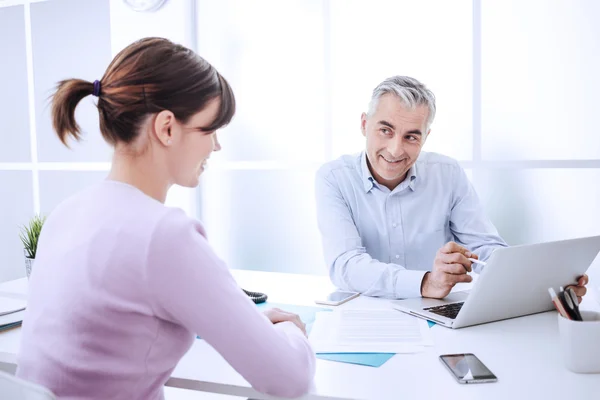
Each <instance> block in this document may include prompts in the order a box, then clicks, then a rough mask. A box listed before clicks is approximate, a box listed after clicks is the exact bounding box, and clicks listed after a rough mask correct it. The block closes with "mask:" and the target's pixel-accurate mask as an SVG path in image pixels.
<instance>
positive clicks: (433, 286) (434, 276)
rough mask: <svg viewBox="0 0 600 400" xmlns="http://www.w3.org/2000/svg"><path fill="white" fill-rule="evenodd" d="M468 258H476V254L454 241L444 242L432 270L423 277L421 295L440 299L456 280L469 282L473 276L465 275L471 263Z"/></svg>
mask: <svg viewBox="0 0 600 400" xmlns="http://www.w3.org/2000/svg"><path fill="white" fill-rule="evenodd" d="M469 258H475V259H477V255H475V254H472V253H471V252H470V251H469V250H467V249H465V248H464V247H462V246H460V245H458V244H456V243H454V242H448V243H446V244H445V245H444V247H442V248H441V249H439V250H438V252H437V254H436V256H435V260H434V262H433V270H432V271H431V272H428V273H427V274H425V276H424V277H423V282H421V296H423V297H431V298H434V299H441V298H444V297H446V296H447V295H448V293H450V291H451V290H452V288H453V287H454V285H456V284H457V283H458V282H471V281H472V280H473V278H471V276H470V275H467V272H471V264H472V262H471V261H470V260H469Z"/></svg>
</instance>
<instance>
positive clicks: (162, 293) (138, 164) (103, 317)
mask: <svg viewBox="0 0 600 400" xmlns="http://www.w3.org/2000/svg"><path fill="white" fill-rule="evenodd" d="M89 95H93V96H96V97H97V99H98V103H97V108H98V112H99V114H100V132H101V133H102V136H103V137H104V139H105V140H106V141H107V142H108V143H109V144H111V145H112V146H113V147H114V155H113V161H112V167H111V171H110V173H109V175H108V177H107V179H106V180H104V181H103V182H101V183H99V184H96V185H93V186H91V187H89V188H88V189H86V190H84V191H82V192H80V193H78V194H76V195H74V196H73V197H71V198H69V199H67V200H66V201H64V202H63V203H62V204H60V205H59V206H58V207H56V209H54V211H53V212H52V214H51V215H50V216H49V217H48V219H47V221H46V223H45V225H44V229H43V232H42V234H41V237H40V239H39V244H38V251H37V255H36V268H35V272H34V273H33V274H32V276H31V280H30V286H29V301H28V306H27V315H26V317H25V321H24V323H23V331H22V341H21V348H20V352H19V356H18V369H17V375H18V376H20V377H22V378H24V379H27V380H30V381H33V382H35V383H38V384H41V385H43V386H45V387H47V388H49V389H50V390H52V391H53V392H54V393H55V394H56V395H57V396H58V397H59V398H61V399H161V398H163V391H162V388H163V386H164V384H165V382H166V381H167V379H168V378H169V376H170V374H171V372H172V371H173V369H174V368H175V366H176V365H177V363H178V361H179V360H180V359H181V357H182V356H183V355H184V354H185V353H186V352H187V350H188V349H189V348H190V346H191V345H192V343H193V341H194V338H195V337H196V335H200V336H201V337H202V338H203V340H206V341H207V342H208V343H209V344H210V345H211V346H212V347H214V348H215V349H216V350H217V351H218V352H219V353H221V355H222V356H223V357H224V358H225V359H226V360H227V361H228V362H229V363H230V364H231V365H232V366H233V368H235V369H236V370H237V371H238V372H239V373H240V374H241V375H242V376H243V377H244V378H245V379H246V380H247V381H248V382H249V383H250V384H251V385H252V386H254V387H255V388H256V389H257V390H259V391H262V392H265V393H269V394H272V395H275V396H282V397H296V396H299V395H301V394H303V393H305V392H306V391H307V390H308V388H309V386H310V382H311V381H312V378H313V375H314V369H315V357H314V353H313V351H312V349H311V347H310V345H309V343H308V341H307V339H306V336H305V330H304V325H303V324H302V322H301V321H300V319H299V318H298V316H297V315H294V314H289V313H285V312H282V311H279V310H271V311H268V312H267V313H266V314H262V313H260V312H259V311H258V309H257V308H256V307H255V306H254V304H253V303H252V301H251V300H250V299H249V298H248V297H247V296H246V295H245V294H244V292H243V291H242V290H241V289H240V288H239V287H238V286H237V284H236V282H235V281H234V279H233V277H232V276H231V274H230V271H229V270H228V268H227V267H226V266H225V265H224V263H223V262H222V261H221V260H220V259H219V258H218V257H217V255H216V254H215V253H214V251H213V250H212V248H211V247H210V245H209V243H208V242H207V240H206V237H205V232H204V229H203V227H202V225H201V224H200V223H199V222H197V221H195V220H192V219H190V218H188V217H187V216H186V215H185V214H184V213H183V212H182V211H181V210H179V209H174V208H169V207H166V206H165V205H164V204H163V203H164V201H165V198H166V196H167V191H168V190H169V188H170V187H171V186H172V185H174V184H177V185H181V186H185V187H195V186H196V185H197V184H198V180H199V177H200V175H201V174H202V172H203V171H204V168H205V165H206V162H207V160H208V158H209V156H210V155H211V153H212V152H213V151H219V150H220V149H221V146H220V145H219V141H218V140H217V133H216V131H217V130H218V129H219V128H221V127H223V126H225V125H227V124H228V123H229V122H230V121H231V119H232V117H233V115H234V112H235V99H234V95H233V92H232V90H231V88H230V86H229V84H228V83H227V81H226V80H225V79H224V78H223V77H222V76H221V75H220V74H219V73H218V72H217V71H216V70H215V68H213V67H212V66H211V65H210V64H209V63H208V62H206V61H205V60H204V59H202V58H201V57H199V56H198V55H197V54H195V53H194V52H193V51H191V50H189V49H187V48H185V47H183V46H180V45H177V44H174V43H172V42H170V41H168V40H166V39H160V38H147V39H143V40H140V41H138V42H136V43H133V44H132V45H130V46H128V47H127V48H125V49H124V50H123V51H121V52H120V53H119V54H118V55H117V56H116V57H115V58H114V60H113V61H112V62H111V63H110V65H109V66H108V68H107V70H106V72H105V74H104V76H102V78H101V79H99V80H96V81H94V82H88V81H85V80H80V79H68V80H65V81H62V82H60V83H59V84H58V88H57V91H56V93H55V94H54V97H53V99H52V123H53V126H54V129H55V131H56V133H57V135H58V138H59V139H60V140H61V141H62V142H63V143H64V144H65V145H68V143H69V141H70V140H71V139H75V140H79V139H80V138H81V130H80V127H79V125H78V124H77V121H76V120H75V109H76V107H77V105H78V104H79V102H80V101H81V99H83V98H84V97H86V96H89ZM202 361H203V360H200V359H199V360H197V362H198V365H199V368H200V366H201V364H202Z"/></svg>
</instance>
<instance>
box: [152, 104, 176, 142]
mask: <svg viewBox="0 0 600 400" xmlns="http://www.w3.org/2000/svg"><path fill="white" fill-rule="evenodd" d="M174 124H175V114H173V113H172V112H171V111H169V110H163V111H161V112H159V113H158V114H157V115H156V118H155V119H154V132H153V133H154V135H155V136H156V138H157V139H158V141H159V142H161V143H162V144H163V146H170V145H171V142H172V136H171V129H172V128H173V125H174Z"/></svg>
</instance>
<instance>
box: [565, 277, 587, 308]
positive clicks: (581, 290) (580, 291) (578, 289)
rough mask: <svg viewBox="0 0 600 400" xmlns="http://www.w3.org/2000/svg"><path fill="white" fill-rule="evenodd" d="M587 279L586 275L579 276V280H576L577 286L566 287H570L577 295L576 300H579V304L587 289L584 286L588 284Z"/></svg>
mask: <svg viewBox="0 0 600 400" xmlns="http://www.w3.org/2000/svg"><path fill="white" fill-rule="evenodd" d="M589 281H590V280H589V278H588V276H587V275H583V276H580V277H579V279H577V285H569V286H568V287H572V288H573V290H574V291H575V294H576V295H577V300H579V303H581V300H582V297H583V296H585V294H586V293H587V289H586V287H585V285H587V284H588V282H589Z"/></svg>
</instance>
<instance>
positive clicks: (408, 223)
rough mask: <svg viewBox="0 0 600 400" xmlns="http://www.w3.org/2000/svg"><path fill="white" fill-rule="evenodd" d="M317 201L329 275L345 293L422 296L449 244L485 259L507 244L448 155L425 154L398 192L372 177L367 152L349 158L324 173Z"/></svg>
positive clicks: (332, 164)
mask: <svg viewBox="0 0 600 400" xmlns="http://www.w3.org/2000/svg"><path fill="white" fill-rule="evenodd" d="M316 201H317V219H318V224H319V230H320V231H321V237H322V242H323V249H324V255H325V261H326V263H327V266H328V268H329V276H330V277H331V281H332V282H333V283H334V284H335V285H336V286H337V287H339V288H340V289H343V290H351V291H356V292H360V293H363V294H365V295H369V296H381V297H390V298H407V297H418V296H420V295H421V281H422V280H423V276H424V275H425V273H426V272H427V271H430V270H431V269H432V268H433V261H434V259H435V255H436V252H437V251H438V250H439V249H440V247H442V246H443V245H444V244H446V243H447V242H449V241H455V242H457V243H459V244H461V245H463V246H464V247H466V248H467V249H469V250H470V251H472V252H473V253H475V254H477V255H478V256H479V258H480V259H481V260H486V259H487V258H489V256H490V255H491V253H492V251H493V250H494V249H496V248H498V247H506V246H507V245H506V243H505V242H504V240H502V238H501V237H500V236H499V235H498V231H497V230H496V228H495V227H494V225H493V224H492V222H491V221H490V220H489V218H488V217H486V215H485V213H484V211H483V209H482V206H481V204H480V202H479V198H478V196H477V194H476V193H475V190H474V189H473V186H472V185H471V183H470V181H469V179H468V178H467V176H466V174H465V172H464V170H463V169H462V168H461V167H460V165H459V164H458V162H457V161H456V160H453V159H452V158H450V157H446V156H443V155H441V154H436V153H427V152H421V154H420V155H419V158H418V159H417V162H416V163H415V164H414V165H413V167H412V168H411V169H410V170H409V172H408V174H407V177H406V179H405V180H404V181H403V182H402V183H400V184H399V185H398V186H397V187H396V188H395V189H394V190H392V191H390V190H389V189H388V188H387V187H385V186H383V185H380V184H379V183H377V181H376V180H375V179H374V178H373V176H372V175H371V172H370V171H369V168H368V166H367V159H366V155H365V152H361V153H360V154H358V155H347V156H342V157H341V158H339V159H337V160H334V161H331V162H329V163H327V164H325V165H323V166H322V167H321V168H320V169H319V171H318V172H317V175H316ZM473 269H474V271H476V272H479V271H480V269H479V268H477V266H476V264H474V265H473Z"/></svg>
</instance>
